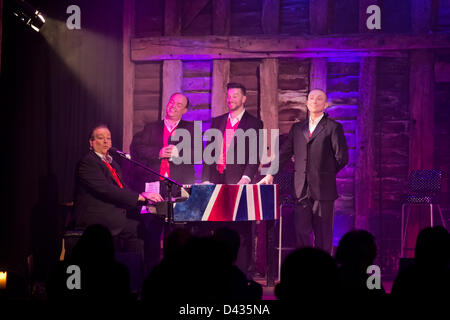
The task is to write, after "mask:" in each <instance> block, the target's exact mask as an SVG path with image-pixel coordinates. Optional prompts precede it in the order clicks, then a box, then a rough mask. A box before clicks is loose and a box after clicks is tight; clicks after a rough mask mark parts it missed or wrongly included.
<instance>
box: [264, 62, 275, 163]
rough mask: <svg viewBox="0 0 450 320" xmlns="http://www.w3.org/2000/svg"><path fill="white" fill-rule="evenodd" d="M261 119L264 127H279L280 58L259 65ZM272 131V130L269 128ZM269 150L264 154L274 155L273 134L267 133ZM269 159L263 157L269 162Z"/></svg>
mask: <svg viewBox="0 0 450 320" xmlns="http://www.w3.org/2000/svg"><path fill="white" fill-rule="evenodd" d="M259 81H260V84H259V85H260V92H259V94H260V101H261V120H262V121H263V122H264V129H278V60H277V59H264V60H263V61H262V63H261V65H260V66H259ZM269 132H270V130H269ZM266 147H267V150H268V152H266V153H264V155H266V154H267V155H269V156H272V146H271V136H270V135H269V134H267V146H266ZM268 162H269V159H265V158H263V159H262V163H263V164H264V163H268Z"/></svg>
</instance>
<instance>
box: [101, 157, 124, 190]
mask: <svg viewBox="0 0 450 320" xmlns="http://www.w3.org/2000/svg"><path fill="white" fill-rule="evenodd" d="M102 161H103V162H104V163H105V164H106V166H107V167H108V169H109V171H111V174H112V175H113V178H114V180H115V181H116V183H117V185H118V186H119V188H120V189H123V184H122V182H120V178H119V175H118V174H117V172H116V170H115V169H114V168H113V167H112V166H111V165H110V164H109V163H108V162H106V161H105V160H102Z"/></svg>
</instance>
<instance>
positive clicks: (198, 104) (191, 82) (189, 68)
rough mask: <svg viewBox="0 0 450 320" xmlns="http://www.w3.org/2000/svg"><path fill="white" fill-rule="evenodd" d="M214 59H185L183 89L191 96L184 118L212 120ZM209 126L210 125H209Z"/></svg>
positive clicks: (207, 121) (206, 121)
mask: <svg viewBox="0 0 450 320" xmlns="http://www.w3.org/2000/svg"><path fill="white" fill-rule="evenodd" d="M211 76H212V61H183V83H182V87H181V88H182V91H183V93H184V94H185V95H186V96H187V97H188V98H189V101H190V107H189V110H188V112H187V113H186V114H185V115H184V116H183V119H185V120H188V121H194V120H197V121H203V122H205V123H208V124H209V122H210V120H211ZM207 127H209V125H207Z"/></svg>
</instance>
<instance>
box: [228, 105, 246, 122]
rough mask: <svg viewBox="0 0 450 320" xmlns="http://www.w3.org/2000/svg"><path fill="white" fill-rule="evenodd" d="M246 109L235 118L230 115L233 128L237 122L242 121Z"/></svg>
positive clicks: (229, 118)
mask: <svg viewBox="0 0 450 320" xmlns="http://www.w3.org/2000/svg"><path fill="white" fill-rule="evenodd" d="M244 112H245V109H244V110H242V112H241V113H239V114H238V115H237V116H236V117H235V118H232V117H231V113H229V114H228V120H230V123H231V125H232V126H234V125H235V124H236V122H238V121H241V119H242V116H243V115H244Z"/></svg>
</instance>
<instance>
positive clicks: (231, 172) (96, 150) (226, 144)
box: [75, 83, 348, 266]
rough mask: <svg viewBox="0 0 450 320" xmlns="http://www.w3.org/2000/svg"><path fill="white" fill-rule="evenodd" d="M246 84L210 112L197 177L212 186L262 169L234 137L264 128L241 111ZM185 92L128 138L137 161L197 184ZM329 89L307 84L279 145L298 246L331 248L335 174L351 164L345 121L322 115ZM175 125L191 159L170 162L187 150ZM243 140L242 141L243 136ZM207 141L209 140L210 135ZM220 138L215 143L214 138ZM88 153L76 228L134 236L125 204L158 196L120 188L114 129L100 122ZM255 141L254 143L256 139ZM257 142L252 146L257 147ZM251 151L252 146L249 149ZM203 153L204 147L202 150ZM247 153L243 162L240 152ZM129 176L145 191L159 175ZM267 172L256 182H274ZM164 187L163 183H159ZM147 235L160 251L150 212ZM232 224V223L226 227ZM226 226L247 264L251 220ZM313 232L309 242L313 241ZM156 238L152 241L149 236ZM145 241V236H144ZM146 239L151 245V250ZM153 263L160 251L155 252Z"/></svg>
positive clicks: (249, 177) (249, 178)
mask: <svg viewBox="0 0 450 320" xmlns="http://www.w3.org/2000/svg"><path fill="white" fill-rule="evenodd" d="M245 102H246V89H245V87H244V86H243V85H241V84H238V83H230V84H228V86H227V106H228V109H229V112H228V113H226V114H223V115H221V116H218V117H216V118H213V119H212V120H211V128H212V129H217V130H219V131H220V132H221V133H222V141H221V146H220V151H219V154H216V155H215V158H216V159H218V161H216V162H215V163H212V164H206V163H204V165H203V174H202V180H203V182H204V183H214V184H248V183H255V181H254V178H255V175H256V174H257V172H258V167H259V160H260V157H259V153H261V151H262V150H259V151H258V152H257V153H258V156H257V157H256V161H252V160H253V159H250V157H251V151H250V150H251V146H250V144H251V143H255V141H253V142H251V141H249V140H250V139H246V138H244V143H243V144H242V143H237V136H238V133H239V132H238V131H243V132H244V133H245V132H247V131H248V130H254V131H255V133H256V137H258V133H259V129H262V128H263V123H262V122H261V120H259V119H257V118H255V117H254V116H252V115H251V114H249V113H248V112H247V111H246V110H245ZM188 104H189V101H188V98H187V97H186V96H185V95H183V94H181V93H174V94H173V95H172V96H171V97H170V100H169V102H168V104H167V106H166V115H165V118H164V120H161V121H157V122H154V123H150V124H147V125H146V126H145V128H144V130H142V131H141V132H139V133H137V134H136V135H135V136H134V138H133V141H132V144H131V155H132V158H133V159H134V160H137V161H139V162H142V163H143V164H144V165H146V166H149V167H150V168H152V169H154V170H156V171H158V172H160V173H161V174H162V175H164V176H167V177H170V178H172V179H174V180H176V181H177V182H180V183H182V184H193V183H195V171H194V161H193V159H194V152H199V150H194V138H193V137H194V124H193V123H192V122H188V121H184V120H182V119H181V118H182V116H183V114H185V113H186V112H187V110H188V109H187V108H188ZM327 106H328V102H327V95H326V93H325V92H324V91H323V90H320V89H315V90H312V91H311V92H310V93H309V95H308V99H307V107H308V111H309V119H307V120H305V121H301V122H298V123H296V124H294V125H293V126H292V128H291V130H290V133H289V136H288V139H287V141H286V143H284V144H283V145H282V146H281V148H280V151H279V163H280V168H282V167H283V165H284V164H286V162H287V161H289V160H290V159H291V158H292V156H295V177H294V178H295V179H294V180H295V193H296V195H295V196H296V199H297V202H296V206H295V228H296V233H297V244H298V246H311V245H312V244H313V243H314V245H315V246H316V247H319V248H321V249H323V250H325V251H327V252H331V248H332V235H333V216H334V201H335V200H336V199H337V197H338V194H337V189H336V175H337V173H338V172H339V171H340V170H341V169H342V168H343V167H344V166H345V165H346V164H347V162H348V148H347V143H346V140H345V135H344V131H343V128H342V125H341V124H340V123H338V122H336V121H334V120H332V119H330V118H328V115H327V114H326V113H324V110H325V109H326V108H327ZM177 129H185V130H187V131H188V132H189V134H190V135H191V143H192V145H191V150H190V151H191V155H192V157H191V161H188V162H184V163H181V164H174V163H173V162H172V160H173V158H174V157H181V156H182V153H183V151H184V150H178V149H177V147H176V146H175V145H177V144H178V143H179V141H178V140H176V141H174V140H172V136H173V134H174V132H175V131H176V130H177ZM241 142H242V141H241ZM209 143H213V141H210V142H209ZM216 143H217V142H216ZM90 145H91V149H92V150H91V152H90V153H89V154H88V155H86V156H85V157H84V158H83V159H82V161H81V162H80V165H79V167H78V170H77V196H76V201H75V211H76V212H77V213H78V214H77V215H76V216H77V223H78V225H79V226H87V225H90V224H94V223H101V224H104V225H105V226H107V227H108V228H109V229H110V230H111V232H112V233H113V235H119V234H122V235H126V234H131V235H132V236H135V235H136V222H133V221H132V220H128V219H127V218H126V217H125V209H124V208H127V207H133V206H136V205H137V204H138V200H141V201H142V200H146V199H150V200H152V201H154V202H158V201H161V200H162V198H161V196H160V195H159V194H152V193H145V192H143V193H141V194H138V193H137V192H133V191H131V190H128V189H126V188H125V187H124V185H123V181H122V180H121V178H120V168H119V167H118V166H117V164H116V163H115V162H114V161H113V160H112V158H111V157H110V156H109V155H108V150H109V148H110V147H111V134H110V132H109V130H108V129H107V128H106V127H105V126H99V127H97V128H95V129H94V131H93V132H92V136H91V138H90ZM257 146H258V147H259V143H257ZM258 147H257V148H258ZM253 150H254V149H253ZM200 152H201V150H200ZM242 152H244V153H245V157H244V161H242V157H241V159H240V160H238V159H239V155H240V154H241V155H242ZM133 170H136V174H134V175H133V176H134V178H133V187H134V189H135V191H139V192H140V191H143V190H145V183H146V182H149V181H159V177H156V176H154V177H152V176H149V174H148V173H146V172H140V171H139V169H138V168H133ZM276 173H277V172H270V174H268V175H267V176H266V177H264V178H263V179H262V180H261V181H260V182H259V183H262V184H270V183H273V175H275V174H276ZM161 191H162V192H164V188H162V189H161ZM146 219H147V220H146V221H147V222H146V224H147V229H149V230H148V232H147V234H148V235H149V237H150V238H152V239H150V240H153V241H148V242H149V243H150V246H149V248H150V249H149V250H147V251H151V252H159V251H158V250H157V248H158V247H159V238H160V234H161V231H162V223H161V221H157V220H156V218H155V217H148V218H146ZM230 226H231V225H230ZM231 227H233V228H235V229H237V231H238V232H239V233H240V234H241V236H242V237H243V247H247V249H244V251H245V252H246V254H245V255H246V256H247V257H246V259H245V260H247V266H248V265H249V261H250V260H249V255H250V252H251V225H250V224H249V223H247V224H245V223H244V224H242V223H241V224H239V223H234V224H233V225H232V226H231ZM311 233H313V234H314V242H313V243H312V242H311V240H310V236H311ZM153 238H154V239H153ZM147 240H149V239H147ZM151 243H153V244H154V246H155V248H151ZM154 258H155V259H154V260H155V261H153V263H156V262H157V260H158V259H157V257H154Z"/></svg>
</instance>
